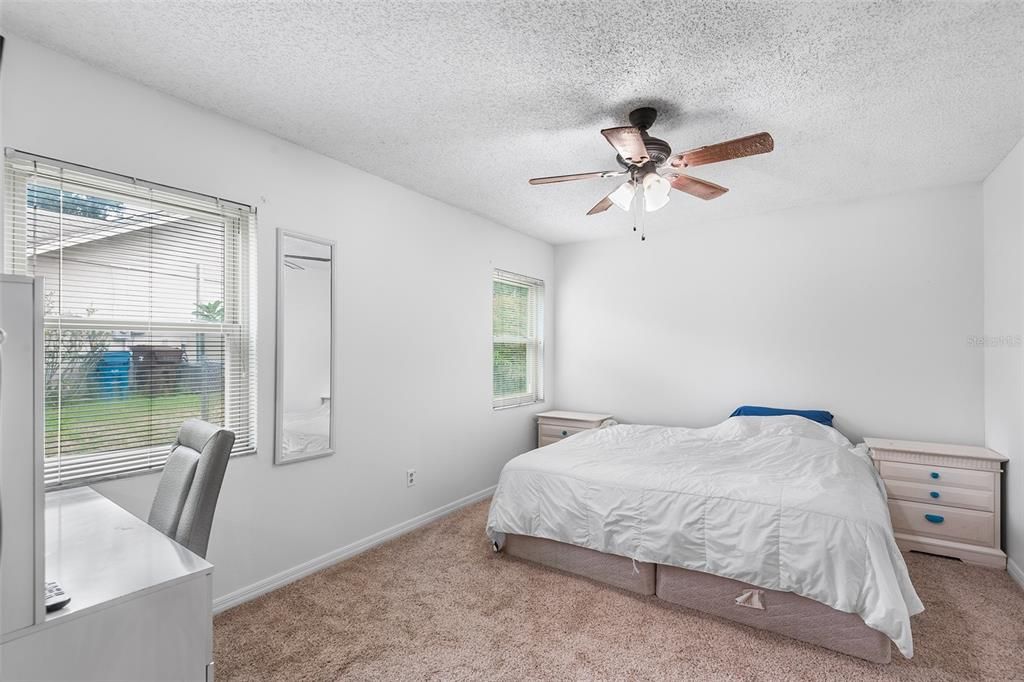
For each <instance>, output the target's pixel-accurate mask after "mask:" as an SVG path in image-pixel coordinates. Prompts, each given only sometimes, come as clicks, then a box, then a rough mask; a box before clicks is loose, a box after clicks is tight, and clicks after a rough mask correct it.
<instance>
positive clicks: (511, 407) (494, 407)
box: [491, 398, 544, 412]
mask: <svg viewBox="0 0 1024 682" xmlns="http://www.w3.org/2000/svg"><path fill="white" fill-rule="evenodd" d="M542 402H544V399H543V398H540V399H538V400H532V401H530V402H528V403H516V404H515V405H491V410H492V411H494V412H500V411H502V410H514V409H515V408H517V407H529V406H530V405H536V404H537V403H542Z"/></svg>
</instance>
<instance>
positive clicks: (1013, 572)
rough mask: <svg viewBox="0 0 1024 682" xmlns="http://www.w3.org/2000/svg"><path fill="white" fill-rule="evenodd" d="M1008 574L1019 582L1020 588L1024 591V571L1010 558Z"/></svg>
mask: <svg viewBox="0 0 1024 682" xmlns="http://www.w3.org/2000/svg"><path fill="white" fill-rule="evenodd" d="M1006 572H1007V573H1009V574H1010V577H1011V578H1013V579H1014V580H1016V581H1017V584H1018V585H1020V588H1021V589H1022V590H1024V571H1022V570H1021V568H1020V566H1018V565H1017V563H1016V562H1015V561H1014V560H1013V559H1010V558H1007V559H1006Z"/></svg>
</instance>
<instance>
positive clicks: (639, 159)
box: [601, 126, 651, 166]
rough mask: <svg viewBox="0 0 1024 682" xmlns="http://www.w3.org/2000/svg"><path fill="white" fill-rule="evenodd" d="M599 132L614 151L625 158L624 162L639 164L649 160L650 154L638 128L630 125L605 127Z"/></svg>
mask: <svg viewBox="0 0 1024 682" xmlns="http://www.w3.org/2000/svg"><path fill="white" fill-rule="evenodd" d="M601 134H602V135H604V137H605V139H606V140H608V143H609V144H610V145H611V146H613V147H615V151H617V152H618V153H619V156H621V157H622V158H623V159H625V161H626V163H631V164H634V165H637V166H640V165H642V164H645V163H647V162H648V161H650V160H651V155H650V154H648V153H647V145H645V144H644V137H643V133H641V132H640V129H639V128H633V127H632V126H626V127H625V128H605V129H604V130H602V131H601Z"/></svg>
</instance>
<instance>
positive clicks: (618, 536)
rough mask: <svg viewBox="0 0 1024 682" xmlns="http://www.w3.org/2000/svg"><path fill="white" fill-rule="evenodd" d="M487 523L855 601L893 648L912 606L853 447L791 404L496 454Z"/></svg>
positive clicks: (914, 600)
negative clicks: (499, 457)
mask: <svg viewBox="0 0 1024 682" xmlns="http://www.w3.org/2000/svg"><path fill="white" fill-rule="evenodd" d="M487 533H488V535H489V536H490V537H491V539H492V540H494V541H495V542H497V543H498V544H499V546H500V545H501V544H503V543H504V534H505V533H512V534H517V535H532V536H535V537H541V538H548V539H551V540H558V541H561V542H568V543H571V544H574V545H579V546H581V547H588V548H590V549H595V550H598V551H600V552H607V553H610V554H618V555H620V556H625V557H630V558H633V559H636V560H637V561H648V562H652V563H659V564H670V565H673V566H680V567H682V568H689V569H693V570H697V571H704V572H707V573H713V574H715V575H719V576H724V577H727V578H733V579H736V580H741V581H743V582H747V583H751V584H753V585H757V586H759V587H763V588H767V589H773V590H784V591H788V592H794V593H796V594H799V595H802V596H804V597H809V598H810V599H814V600H817V601H819V602H822V603H824V604H828V605H829V606H831V607H832V608H835V609H838V610H840V611H845V612H851V613H856V614H858V615H860V616H861V618H862V619H863V620H864V622H865V623H866V624H867V625H868V626H869V627H872V628H874V629H876V630H879V631H881V632H883V633H885V634H886V635H888V636H889V638H890V639H892V641H893V642H895V643H896V646H897V647H898V648H899V650H900V652H901V653H902V654H903V655H904V656H906V657H907V658H909V657H911V656H913V653H914V644H913V639H912V637H911V633H910V616H912V615H913V614H915V613H919V612H921V611H923V610H924V606H923V605H922V604H921V600H920V599H919V598H918V596H917V593H916V592H915V591H914V587H913V585H911V583H910V576H909V575H908V574H907V568H906V565H905V564H904V562H903V557H902V555H901V554H900V551H899V549H898V548H897V547H896V542H895V540H894V539H893V536H892V531H891V526H890V522H889V513H888V509H887V507H886V501H885V493H884V489H883V488H882V485H881V481H880V480H879V478H878V476H877V475H876V473H875V470H874V467H872V465H871V461H870V460H869V458H868V457H867V455H866V453H865V452H864V451H863V449H860V448H854V447H853V446H852V445H851V443H850V442H849V441H848V440H847V439H846V438H845V437H844V436H843V435H842V434H840V433H839V432H838V431H836V430H835V429H832V428H830V427H827V426H823V425H821V424H818V423H815V422H812V421H810V420H807V419H804V418H803V417H796V416H785V417H732V418H730V419H727V420H726V421H724V422H722V423H721V424H719V425H717V426H712V427H708V428H705V429H687V428H669V427H663V426H635V425H621V426H613V427H610V428H606V429H600V430H594V431H585V432H582V433H579V434H577V435H574V436H571V437H569V438H566V439H564V440H562V441H560V442H558V443H555V444H553V445H549V446H548V447H546V448H543V449H540V450H533V451H532V452H528V453H526V454H524V455H520V456H519V457H516V458H515V459H513V460H512V461H510V462H509V463H508V464H506V465H505V468H504V469H503V470H502V472H501V478H500V480H499V481H498V487H497V490H496V491H495V493H494V499H493V500H492V502H491V511H490V516H489V517H488V520H487Z"/></svg>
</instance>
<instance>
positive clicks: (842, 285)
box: [555, 185, 983, 443]
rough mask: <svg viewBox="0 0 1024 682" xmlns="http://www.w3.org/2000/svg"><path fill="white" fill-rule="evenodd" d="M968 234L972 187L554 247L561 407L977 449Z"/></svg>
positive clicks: (975, 308)
mask: <svg viewBox="0 0 1024 682" xmlns="http://www.w3.org/2000/svg"><path fill="white" fill-rule="evenodd" d="M741 189H742V188H741ZM741 189H738V190H737V191H741ZM674 200H675V201H688V200H691V199H689V198H688V197H684V196H682V195H680V196H677V197H676V198H675V199H674ZM653 216H654V218H653V219H652V220H651V222H653V223H655V224H657V222H658V220H657V216H658V214H657V213H655V214H653ZM627 224H628V221H627V219H626V218H625V217H624V218H623V225H624V229H626V228H625V226H626V225H627ZM981 230H982V227H981V191H980V187H979V186H977V185H970V186H957V187H947V188H941V189H932V190H928V191H922V192H914V193H910V194H902V195H898V196H890V197H884V198H876V199H868V200H862V201H856V202H850V203H839V204H820V205H814V206H808V207H804V208H799V209H792V210H786V211H781V212H776V213H770V214H766V215H761V216H757V217H748V218H741V219H735V220H729V221H723V222H714V223H707V224H701V225H693V224H691V225H678V226H671V227H669V226H663V227H662V228H660V229H659V230H658V231H657V232H656V233H655V234H651V232H650V230H649V231H648V239H647V241H646V242H641V241H640V240H639V238H637V237H634V236H633V234H632V233H630V235H629V236H628V237H626V238H623V239H617V240H613V241H603V242H592V243H582V244H573V245H567V246H560V247H558V248H557V249H556V256H555V261H556V268H557V271H558V295H557V297H556V301H557V304H556V310H555V335H556V337H557V338H558V349H557V352H556V356H555V368H556V370H555V381H556V384H557V385H558V387H559V389H558V406H559V407H560V408H565V409H580V410H592V411H602V412H605V411H606V412H611V413H614V414H615V416H616V417H618V418H619V419H622V420H625V421H630V422H641V423H658V424H674V425H690V426H702V425H708V424H713V423H717V422H719V421H721V420H722V419H724V418H725V417H727V416H728V415H729V413H730V412H731V411H732V410H733V409H734V408H735V407H736V406H738V405H741V404H755V405H770V406H779V407H794V408H818V409H827V410H830V411H832V412H833V413H834V414H835V415H836V424H837V426H838V427H839V428H840V429H841V430H843V431H844V432H846V433H847V434H848V435H849V436H850V437H851V438H860V437H863V436H881V437H893V438H911V439H921V440H936V441H948V442H958V443H981V441H982V439H983V416H982V409H983V407H982V397H983V388H982V375H983V370H982V366H983V365H982V363H983V358H982V351H981V349H980V347H976V346H974V347H972V346H971V345H969V342H968V340H969V337H971V336H980V335H981V333H982V239H981Z"/></svg>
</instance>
